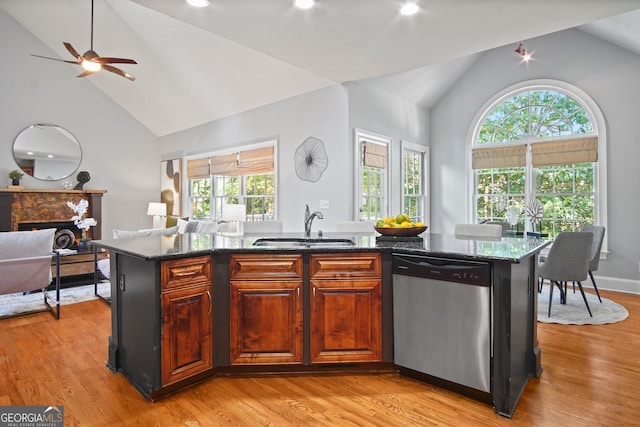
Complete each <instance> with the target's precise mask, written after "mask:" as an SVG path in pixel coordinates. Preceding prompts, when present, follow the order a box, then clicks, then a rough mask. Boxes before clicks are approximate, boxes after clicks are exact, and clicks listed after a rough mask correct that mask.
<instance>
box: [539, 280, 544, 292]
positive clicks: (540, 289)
mask: <svg viewBox="0 0 640 427" xmlns="http://www.w3.org/2000/svg"><path fill="white" fill-rule="evenodd" d="M543 284H544V279H543V278H542V277H541V278H540V279H538V293H539V294H541V293H542V285H543Z"/></svg>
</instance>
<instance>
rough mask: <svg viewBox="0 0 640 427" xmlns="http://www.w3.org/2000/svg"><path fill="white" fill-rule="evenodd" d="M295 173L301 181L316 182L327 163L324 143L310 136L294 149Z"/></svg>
mask: <svg viewBox="0 0 640 427" xmlns="http://www.w3.org/2000/svg"><path fill="white" fill-rule="evenodd" d="M294 162H295V166H296V175H298V178H300V179H301V180H303V181H310V182H316V181H318V180H319V179H320V177H321V176H322V173H323V172H324V170H325V169H326V168H327V165H328V164H329V159H328V157H327V152H326V151H325V150H324V143H323V142H322V141H321V140H319V139H318V138H314V137H312V136H310V137H309V138H307V139H305V140H304V142H303V143H302V144H300V146H299V147H298V148H297V149H296V152H295V155H294Z"/></svg>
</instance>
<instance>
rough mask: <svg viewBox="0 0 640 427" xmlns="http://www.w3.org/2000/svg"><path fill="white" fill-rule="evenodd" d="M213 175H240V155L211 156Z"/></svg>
mask: <svg viewBox="0 0 640 427" xmlns="http://www.w3.org/2000/svg"><path fill="white" fill-rule="evenodd" d="M210 163H211V170H210V172H211V175H238V153H231V154H227V155H224V156H211V157H210Z"/></svg>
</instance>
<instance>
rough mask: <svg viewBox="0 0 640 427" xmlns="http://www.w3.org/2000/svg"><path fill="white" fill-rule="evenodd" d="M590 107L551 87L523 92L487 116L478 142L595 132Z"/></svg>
mask: <svg viewBox="0 0 640 427" xmlns="http://www.w3.org/2000/svg"><path fill="white" fill-rule="evenodd" d="M592 131H593V127H592V125H591V120H590V119H589V116H588V115H587V113H586V111H584V109H583V108H582V107H581V106H580V104H578V103H577V102H576V101H575V100H574V99H572V98H571V97H569V96H567V95H565V94H562V93H559V92H555V91H549V90H536V91H528V92H522V93H519V94H517V95H515V96H513V97H511V98H509V99H507V100H506V101H504V102H502V103H501V104H500V105H498V106H497V107H496V108H495V109H494V110H493V111H492V112H491V113H490V114H489V115H488V116H487V118H486V119H485V121H484V123H483V124H482V127H481V128H480V132H479V135H478V144H492V143H496V142H508V141H520V140H522V139H525V138H527V137H536V138H552V137H558V136H563V135H575V134H580V133H588V132H592Z"/></svg>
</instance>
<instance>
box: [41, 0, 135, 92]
mask: <svg viewBox="0 0 640 427" xmlns="http://www.w3.org/2000/svg"><path fill="white" fill-rule="evenodd" d="M63 44H64V47H66V48H67V50H68V51H69V53H70V54H71V55H73V57H74V58H76V59H77V60H76V61H69V60H66V59H58V58H51V57H48V56H41V55H35V54H31V56H36V57H38V58H44V59H52V60H54V61H61V62H67V63H69V64H77V65H80V66H82V68H83V69H84V71H83V72H82V73H80V74H78V76H77V77H86V76H89V75H91V74H93V73H96V72H98V71H100V70H106V71H110V72H112V73H115V74H118V75H120V76H122V77H124V78H127V79H129V80H131V81H134V80H135V79H136V78H135V77H133V76H132V75H131V74H129V73H127V72H125V71H122V70H121V69H119V68H116V67H114V66H113V65H110V64H137V62H136V61H134V60H133V59H125V58H108V57H101V56H100V55H98V54H97V53H96V51H95V50H93V0H91V47H90V49H89V50H88V51H86V52H85V53H84V54H83V55H80V54H79V53H78V51H76V50H75V49H74V48H73V46H71V43H68V42H63Z"/></svg>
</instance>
